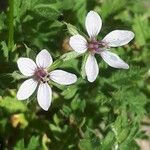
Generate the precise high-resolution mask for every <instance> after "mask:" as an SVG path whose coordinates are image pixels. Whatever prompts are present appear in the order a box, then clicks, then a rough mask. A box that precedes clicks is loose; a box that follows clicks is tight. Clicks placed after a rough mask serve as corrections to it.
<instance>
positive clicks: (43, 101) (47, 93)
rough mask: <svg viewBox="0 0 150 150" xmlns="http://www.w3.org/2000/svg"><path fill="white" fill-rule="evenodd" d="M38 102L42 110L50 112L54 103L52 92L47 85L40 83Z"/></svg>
mask: <svg viewBox="0 0 150 150" xmlns="http://www.w3.org/2000/svg"><path fill="white" fill-rule="evenodd" d="M37 100H38V103H39V105H40V106H41V108H43V109H44V110H46V111H47V110H48V109H49V107H50V105H51V101H52V90H51V88H50V86H49V85H48V84H47V83H40V85H39V88H38V93H37Z"/></svg>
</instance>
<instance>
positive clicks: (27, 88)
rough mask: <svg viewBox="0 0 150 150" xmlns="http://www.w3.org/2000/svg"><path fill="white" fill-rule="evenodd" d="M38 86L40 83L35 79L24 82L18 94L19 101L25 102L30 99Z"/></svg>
mask: <svg viewBox="0 0 150 150" xmlns="http://www.w3.org/2000/svg"><path fill="white" fill-rule="evenodd" d="M37 85H38V83H37V82H36V81H35V80H33V79H28V80H26V81H24V82H23V83H22V84H21V86H20V88H19V90H18V92H17V99H18V100H25V99H27V98H29V97H30V96H31V95H32V94H33V92H34V91H35V89H36V87H37Z"/></svg>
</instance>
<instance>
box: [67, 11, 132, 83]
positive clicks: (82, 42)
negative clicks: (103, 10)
mask: <svg viewBox="0 0 150 150" xmlns="http://www.w3.org/2000/svg"><path fill="white" fill-rule="evenodd" d="M85 27H86V30H87V33H88V35H89V39H85V38H84V37H83V36H81V35H79V34H77V35H74V36H72V37H71V38H70V41H69V43H70V46H71V47H72V48H73V49H74V50H75V51H76V52H78V53H84V52H86V51H89V56H88V58H87V61H86V64H85V72H86V75H87V79H88V81H89V82H93V81H95V79H96V77H97V75H98V73H99V68H98V64H97V61H96V59H95V56H94V55H95V54H99V55H100V56H101V57H102V58H103V60H104V61H105V62H106V63H107V64H108V65H109V66H111V67H114V68H123V69H128V68H129V66H128V64H127V63H125V62H124V61H123V60H122V59H121V58H120V57H119V56H117V55H116V54H114V53H112V52H110V51H109V48H110V47H118V46H122V45H125V44H128V43H129V42H130V41H131V40H132V39H133V38H134V33H133V32H131V31H127V30H114V31H112V32H110V33H109V34H107V35H106V36H105V37H104V38H103V39H102V40H97V39H96V36H97V35H98V33H99V32H100V30H101V27H102V20H101V18H100V16H99V15H98V14H97V13H96V12H94V11H90V12H89V13H88V14H87V16H86V20H85Z"/></svg>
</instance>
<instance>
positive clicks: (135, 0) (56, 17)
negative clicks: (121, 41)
mask: <svg viewBox="0 0 150 150" xmlns="http://www.w3.org/2000/svg"><path fill="white" fill-rule="evenodd" d="M90 10H95V11H96V12H98V13H99V15H100V16H101V17H102V20H103V26H102V29H101V32H100V34H99V36H98V38H99V39H101V38H102V37H104V36H105V35H106V34H107V33H109V32H110V31H112V30H115V29H124V30H131V31H133V32H134V33H135V39H134V40H133V41H132V42H131V43H130V44H129V45H126V46H124V47H120V48H115V49H112V51H114V52H115V53H117V54H118V55H119V56H120V57H121V58H122V59H123V60H125V61H126V62H127V63H128V64H129V65H130V69H129V70H119V69H113V68H111V67H109V66H107V65H106V64H105V63H104V62H103V61H101V58H100V57H97V60H98V62H99V67H100V73H99V76H98V78H97V80H96V81H95V82H94V83H88V82H87V80H85V79H82V78H81V75H80V74H81V66H82V63H81V62H82V57H80V58H78V59H72V60H69V61H67V62H66V63H63V64H62V65H61V66H60V67H59V68H64V70H66V71H67V70H68V71H70V72H73V73H75V74H77V76H78V77H79V80H78V82H77V83H76V84H75V85H71V86H68V87H55V86H53V87H52V88H53V101H52V105H51V107H50V109H49V111H48V112H45V111H43V110H42V109H41V108H39V106H38V104H37V100H36V95H33V96H32V98H30V99H29V100H27V101H23V102H22V101H21V102H20V101H18V100H17V99H16V92H17V89H18V87H19V86H20V83H21V82H22V81H23V78H22V76H21V75H20V74H19V72H18V68H17V65H16V61H17V59H18V58H19V57H22V56H24V57H30V58H32V59H35V55H36V54H37V53H38V52H39V51H40V50H41V49H44V48H46V49H47V50H48V51H49V52H50V53H51V54H52V56H53V58H54V60H56V59H57V58H59V57H60V56H61V55H62V54H64V53H66V52H68V51H70V50H71V49H70V47H69V45H68V39H69V37H70V36H71V35H70V34H69V32H68V30H67V26H66V25H65V24H64V22H67V23H70V24H72V25H74V26H76V27H77V28H79V29H80V30H81V31H83V32H85V33H86V31H85V26H84V22H85V17H86V14H87V13H88V12H89V11H90ZM0 54H1V55H0V118H1V119H0V150H3V149H5V150H69V149H70V150H78V149H79V150H111V149H115V150H117V149H119V150H139V149H142V148H144V147H143V146H142V144H141V143H140V142H142V141H146V142H148V141H149V138H150V137H149V135H150V134H149V130H150V109H149V108H150V1H149V0H9V1H7V0H0ZM145 128H146V130H145ZM147 133H148V134H147ZM146 148H148V149H150V144H149V147H148V145H147V146H146ZM144 149H145V148H144Z"/></svg>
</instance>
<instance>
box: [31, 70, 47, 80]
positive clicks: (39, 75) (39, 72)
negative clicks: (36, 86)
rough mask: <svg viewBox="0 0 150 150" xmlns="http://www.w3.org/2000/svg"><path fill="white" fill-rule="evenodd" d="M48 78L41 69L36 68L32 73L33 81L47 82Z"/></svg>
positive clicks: (45, 72)
mask: <svg viewBox="0 0 150 150" xmlns="http://www.w3.org/2000/svg"><path fill="white" fill-rule="evenodd" d="M48 76H49V74H48V73H47V71H46V70H44V69H43V68H38V69H37V70H36V71H35V73H34V77H35V80H37V81H42V82H43V83H45V82H47V80H48Z"/></svg>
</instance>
